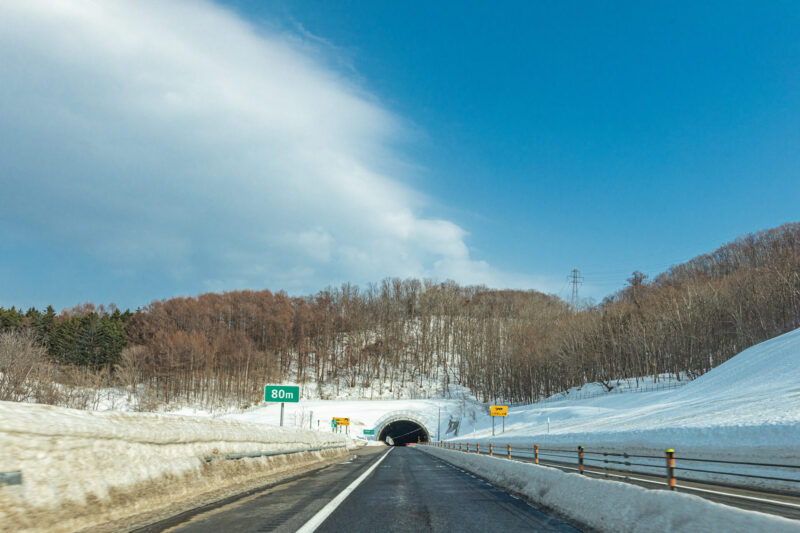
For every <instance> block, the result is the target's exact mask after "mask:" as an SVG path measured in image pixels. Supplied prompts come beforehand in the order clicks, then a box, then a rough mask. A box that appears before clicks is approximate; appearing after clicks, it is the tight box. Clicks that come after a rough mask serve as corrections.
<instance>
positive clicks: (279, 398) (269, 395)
mask: <svg viewBox="0 0 800 533" xmlns="http://www.w3.org/2000/svg"><path fill="white" fill-rule="evenodd" d="M264 401H265V402H293V403H297V402H299V401H300V387H298V386H297V385H266V386H265V387H264Z"/></svg>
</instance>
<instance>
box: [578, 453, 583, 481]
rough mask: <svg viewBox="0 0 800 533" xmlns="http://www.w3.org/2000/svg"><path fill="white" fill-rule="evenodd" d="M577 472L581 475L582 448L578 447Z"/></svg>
mask: <svg viewBox="0 0 800 533" xmlns="http://www.w3.org/2000/svg"><path fill="white" fill-rule="evenodd" d="M578 470H580V472H581V474H583V446H578Z"/></svg>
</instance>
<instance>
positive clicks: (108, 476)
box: [0, 402, 351, 531]
mask: <svg viewBox="0 0 800 533" xmlns="http://www.w3.org/2000/svg"><path fill="white" fill-rule="evenodd" d="M350 442H351V441H349V440H348V439H345V438H343V437H342V436H339V435H334V434H331V433H317V432H312V431H303V430H299V429H288V428H280V427H274V426H267V425H263V424H248V423H243V422H235V421H227V420H216V419H208V418H205V419H199V418H189V417H179V416H169V415H155V414H132V413H97V412H86V411H77V410H72V409H64V408H58V407H52V406H45V405H31V404H18V403H10V402H0V471H21V472H22V476H23V483H22V485H21V486H0V530H6V529H11V527H12V526H13V529H14V530H15V531H21V530H26V529H30V530H48V531H72V530H75V529H78V528H80V527H85V526H88V525H92V524H98V523H103V522H107V521H110V520H117V519H120V518H123V517H126V516H130V515H133V514H137V513H142V512H148V511H151V510H152V509H154V508H158V507H161V506H165V505H169V504H172V503H174V502H176V501H180V500H188V499H192V498H195V497H198V496H200V495H202V494H204V493H207V492H209V491H212V490H219V489H220V488H222V487H225V486H232V485H235V484H241V483H245V482H248V481H250V480H253V479H254V478H260V477H265V476H275V475H279V474H280V473H281V472H284V473H286V472H296V471H298V470H299V469H308V468H311V467H312V466H313V465H315V464H319V463H320V462H322V461H324V460H326V459H330V458H334V457H338V456H341V455H343V454H344V453H346V448H345V447H344V446H345V445H347V444H349V443H350ZM335 445H338V446H341V447H340V448H337V449H331V450H325V451H318V452H307V453H298V454H293V455H279V456H271V457H259V458H247V459H240V460H225V459H222V458H220V459H215V460H212V461H210V462H207V461H205V460H204V457H206V456H217V457H219V456H224V455H225V454H229V453H246V452H262V451H272V450H281V449H301V448H302V449H306V448H319V447H326V446H335Z"/></svg>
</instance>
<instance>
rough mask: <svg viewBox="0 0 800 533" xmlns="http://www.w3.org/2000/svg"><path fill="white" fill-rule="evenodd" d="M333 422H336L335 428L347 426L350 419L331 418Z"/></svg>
mask: <svg viewBox="0 0 800 533" xmlns="http://www.w3.org/2000/svg"><path fill="white" fill-rule="evenodd" d="M333 421H334V422H336V425H337V426H349V425H350V419H349V418H336V417H333Z"/></svg>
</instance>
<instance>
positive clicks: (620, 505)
mask: <svg viewBox="0 0 800 533" xmlns="http://www.w3.org/2000/svg"><path fill="white" fill-rule="evenodd" d="M419 449H421V450H423V451H425V452H427V453H430V454H432V455H434V456H436V457H440V458H442V459H444V460H445V461H447V462H448V463H451V464H453V465H455V467H459V468H461V469H463V470H466V471H468V472H472V473H474V474H477V475H479V476H480V477H482V478H484V479H486V480H488V481H489V482H490V483H492V484H493V485H495V486H497V487H500V488H502V489H505V490H509V491H511V492H514V493H517V494H522V495H524V496H525V497H526V498H528V499H530V500H531V501H533V502H535V503H536V504H538V505H542V506H544V507H546V508H549V509H554V510H556V511H558V512H560V513H561V514H563V515H566V516H568V517H570V518H572V519H574V520H577V521H578V522H580V523H582V524H586V525H589V526H591V527H593V528H595V529H597V530H599V531H614V532H620V533H621V532H637V533H643V532H653V533H672V532H675V533H677V532H685V531H697V532H701V531H725V532H726V533H752V532H755V531H770V532H771V533H790V532H797V531H798V529H800V526H799V525H798V524H800V523H798V522H797V521H796V520H788V519H785V518H780V517H777V516H771V515H766V514H762V513H756V512H752V511H745V510H742V509H737V508H734V507H728V506H725V505H720V504H718V503H714V502H710V501H708V500H704V499H702V498H699V497H697V496H692V495H690V494H682V493H678V492H669V491H654V490H647V489H643V488H641V487H637V486H635V485H630V484H627V483H621V482H616V481H606V480H602V479H592V478H588V477H586V476H581V475H579V474H567V473H564V472H561V471H560V470H557V469H555V468H548V467H545V466H537V465H533V464H530V463H521V462H518V461H507V460H505V459H499V458H497V457H488V456H486V455H480V456H479V455H475V454H467V453H460V452H457V451H450V450H443V449H440V448H433V447H432V446H421V447H419Z"/></svg>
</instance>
